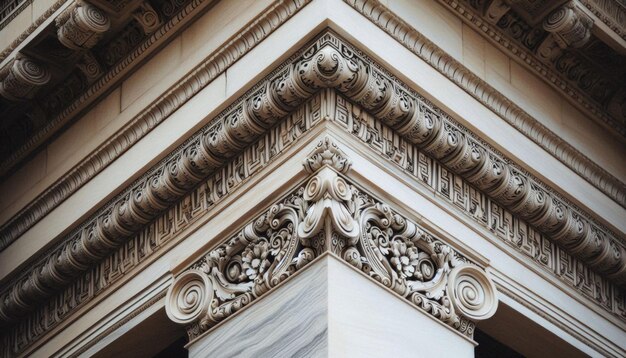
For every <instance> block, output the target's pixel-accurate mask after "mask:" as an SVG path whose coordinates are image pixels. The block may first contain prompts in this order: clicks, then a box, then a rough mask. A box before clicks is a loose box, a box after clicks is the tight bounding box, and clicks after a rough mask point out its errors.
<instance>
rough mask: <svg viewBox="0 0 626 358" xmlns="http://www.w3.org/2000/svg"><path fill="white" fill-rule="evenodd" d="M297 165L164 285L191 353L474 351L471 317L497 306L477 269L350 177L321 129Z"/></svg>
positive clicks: (169, 309)
mask: <svg viewBox="0 0 626 358" xmlns="http://www.w3.org/2000/svg"><path fill="white" fill-rule="evenodd" d="M304 167H305V169H306V170H307V171H308V172H309V173H311V178H310V179H309V180H308V181H307V182H306V183H305V184H303V185H302V186H300V187H298V188H296V189H295V190H294V191H293V192H292V193H291V194H290V195H288V196H287V197H286V198H285V199H283V200H281V201H280V202H277V203H276V204H274V205H272V206H271V207H270V208H269V209H267V210H266V211H265V212H264V213H263V214H262V215H260V216H259V217H257V218H254V219H253V220H250V222H249V223H248V224H247V225H245V226H244V227H243V228H242V229H240V231H238V232H236V233H234V234H233V235H232V236H230V238H229V239H228V240H227V241H226V242H224V243H222V244H221V245H219V246H217V247H216V248H214V249H213V250H211V251H210V252H209V253H208V254H206V255H205V256H204V257H203V258H201V259H200V260H199V261H197V262H196V263H195V264H194V265H192V266H191V267H189V268H188V269H187V270H186V271H184V272H182V273H180V274H179V275H177V277H176V279H175V280H174V282H173V283H172V286H171V287H170V289H169V291H168V293H167V297H166V310H167V314H168V316H169V317H170V319H172V320H173V321H174V322H176V323H179V324H182V325H185V326H186V327H187V331H188V334H189V338H190V340H191V343H190V345H189V346H188V348H189V350H190V353H191V356H198V357H199V356H206V355H207V354H209V353H211V354H212V355H217V356H220V355H228V354H237V355H239V354H243V355H245V356H258V355H259V354H269V355H276V354H278V355H281V356H282V355H293V354H296V352H310V353H311V354H312V355H315V356H318V355H319V356H327V355H334V354H336V355H338V356H341V355H346V354H348V355H350V354H352V353H354V352H367V349H369V348H367V347H368V346H371V347H377V348H376V349H380V350H381V351H380V352H397V353H399V354H404V355H407V354H420V353H429V354H430V353H433V354H435V353H442V354H452V355H455V356H459V355H461V356H471V355H473V344H472V341H471V338H472V335H473V330H474V326H475V323H474V322H475V321H476V320H483V319H487V318H489V317H491V316H492V315H493V314H494V313H495V311H496V308H497V304H498V299H497V294H496V288H495V285H494V284H493V282H492V281H491V280H490V279H489V277H488V276H487V274H486V273H485V271H484V270H483V268H481V267H479V266H478V265H477V264H475V263H474V262H472V261H471V260H470V259H469V258H467V257H465V256H464V255H462V254H461V253H459V252H457V251H456V250H454V249H453V248H452V247H450V246H449V245H447V244H446V243H444V242H443V241H441V240H439V239H438V238H436V237H435V236H434V235H432V234H431V233H429V232H428V231H426V230H425V229H423V228H421V227H420V226H418V225H417V224H415V223H414V222H412V221H411V220H410V219H409V218H407V217H405V216H403V215H401V214H400V213H398V212H397V211H396V210H394V209H393V208H391V207H390V206H389V205H387V204H385V203H383V202H381V201H380V200H378V199H377V198H374V197H372V196H371V195H369V194H368V193H366V192H365V191H363V190H362V189H361V188H358V187H357V186H356V185H354V184H352V183H350V182H349V180H348V179H347V178H346V176H345V175H346V174H348V171H349V168H350V161H349V159H348V158H346V156H345V154H344V153H343V152H342V151H341V150H340V149H339V148H338V147H337V145H336V144H335V143H334V142H333V141H332V140H331V139H330V137H326V138H324V139H323V140H321V141H320V143H319V144H318V146H317V148H316V150H315V151H314V152H313V153H312V154H311V155H310V156H309V157H308V158H307V159H306V160H305V162H304ZM264 296H267V297H266V298H265V299H263V300H259V299H260V298H262V297H264ZM403 300H404V301H405V302H403ZM406 303H408V304H409V305H407V304H406ZM248 306H249V308H248V309H247V310H246V311H244V312H242V314H241V315H237V316H233V314H234V313H235V312H237V311H239V310H241V309H242V308H244V307H248ZM374 312H375V313H374ZM231 316H233V317H232V318H233V319H232V320H229V318H231ZM227 319H228V320H227ZM224 321H225V322H224ZM221 322H224V323H223V324H222V325H220V326H219V327H216V325H218V324H219V323H221ZM253 327H255V328H254V329H253ZM351 327H352V328H354V327H366V329H365V328H364V329H365V330H366V331H367V332H369V333H366V334H365V335H363V334H360V333H359V332H360V331H362V330H363V329H352V328H351ZM394 327H395V328H394ZM392 329H397V330H399V331H400V333H398V331H393V330H392ZM398 334H399V336H400V337H403V338H402V339H400V340H399V339H398ZM260 342H261V343H260ZM262 342H265V343H262ZM270 342H274V343H272V344H270ZM373 342H376V344H374V345H373V344H372V343H373ZM444 343H445V344H444ZM354 344H357V345H359V347H353V345H354ZM351 352H352V353H351Z"/></svg>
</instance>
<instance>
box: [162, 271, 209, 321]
mask: <svg viewBox="0 0 626 358" xmlns="http://www.w3.org/2000/svg"><path fill="white" fill-rule="evenodd" d="M212 295H213V287H212V285H211V281H210V280H209V279H208V278H207V276H206V275H204V274H203V273H202V272H200V271H197V270H191V271H187V272H185V273H184V274H182V275H181V276H179V277H178V278H177V279H176V281H175V282H174V284H173V285H172V287H171V289H170V290H169V291H168V294H167V296H166V298H165V301H166V302H167V303H166V306H167V307H169V308H170V309H168V310H167V316H168V317H169V318H170V319H171V320H172V321H174V322H176V323H178V324H189V323H190V322H193V321H194V320H196V319H197V318H198V317H200V315H201V314H202V313H203V312H204V311H206V310H208V308H209V305H210V304H211V298H212Z"/></svg>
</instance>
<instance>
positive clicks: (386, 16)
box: [344, 0, 626, 207]
mask: <svg viewBox="0 0 626 358" xmlns="http://www.w3.org/2000/svg"><path fill="white" fill-rule="evenodd" d="M344 1H345V2H346V3H348V4H349V5H350V6H352V7H353V8H354V9H355V10H357V11H358V12H360V13H361V14H362V15H364V16H365V17H367V18H368V19H369V20H370V21H372V22H373V23H375V24H376V25H377V26H378V27H379V28H381V29H382V30H383V31H385V32H387V33H388V34H389V35H391V36H392V37H393V38H395V39H396V40H397V41H398V42H399V43H401V44H402V45H404V46H405V47H406V48H407V49H408V50H409V51H411V52H413V53H415V54H416V55H417V56H419V57H420V58H421V59H423V60H424V61H425V62H426V63H428V64H430V65H431V66H432V67H433V68H435V69H436V70H437V71H439V72H440V73H441V74H442V75H444V76H446V77H447V78H448V79H450V80H451V81H453V82H454V83H455V84H457V85H458V86H459V87H460V88H462V89H463V90H465V91H466V92H467V93H468V94H470V95H471V96H472V97H474V98H475V99H476V100H477V101H479V102H480V103H482V104H484V105H485V106H486V107H487V108H489V109H490V110H492V111H493V112H494V113H496V114H497V115H498V116H500V117H501V118H502V119H504V120H505V121H506V122H507V123H509V124H510V125H511V126H513V127H514V128H516V129H517V130H518V131H520V132H521V133H522V134H524V135H525V136H526V137H528V138H529V139H530V140H532V141H533V142H534V143H536V144H537V145H538V146H540V147H541V148H543V149H544V150H545V151H547V152H548V153H550V154H551V155H553V156H554V157H555V158H557V159H559V160H560V161H561V162H562V163H563V164H565V165H566V166H567V167H568V168H570V169H571V170H573V171H574V172H575V173H577V174H578V175H580V176H581V177H582V178H584V179H585V180H587V181H588V182H589V183H590V184H592V185H594V186H595V187H596V188H598V189H599V190H600V191H602V192H603V193H605V194H606V195H607V196H609V197H610V198H612V199H613V200H615V201H616V202H617V203H619V204H620V205H621V206H623V207H626V184H624V183H623V182H622V181H621V180H619V179H618V178H616V177H614V176H613V175H611V174H610V173H608V172H607V171H606V170H604V169H603V168H602V167H600V166H599V165H598V164H596V163H595V162H594V161H592V160H591V159H589V158H588V157H586V156H585V155H584V154H583V153H581V152H580V151H578V150H577V149H576V148H574V147H572V146H571V145H570V144H569V143H568V142H566V141H565V140H563V139H562V138H560V137H559V136H558V135H557V134H555V133H554V132H552V131H551V130H550V129H548V128H547V127H546V126H544V125H543V124H541V123H540V122H539V121H538V120H537V119H535V118H533V117H532V116H531V115H529V114H528V113H527V112H525V111H524V110H523V109H522V108H520V107H519V106H517V105H516V104H515V103H514V102H513V101H511V100H509V99H508V98H506V97H505V96H504V95H502V94H501V93H500V92H498V91H497V90H496V89H495V88H493V87H492V86H490V85H489V84H488V83H487V82H485V81H484V80H482V79H481V78H479V77H478V76H476V75H475V74H473V73H472V72H471V71H470V70H468V69H467V68H466V67H465V66H463V65H462V64H461V63H460V62H459V61H457V60H455V59H454V58H452V56H450V55H448V54H447V53H446V52H445V51H443V50H442V49H441V48H439V47H438V46H437V45H435V44H434V43H433V42H432V41H430V40H428V39H427V38H426V37H425V36H423V35H422V34H421V33H420V32H419V31H417V30H416V29H414V28H413V27H411V26H410V25H408V24H407V23H405V22H404V21H403V20H402V19H401V18H400V17H398V16H397V15H396V14H394V13H393V12H391V11H390V10H389V9H387V8H386V7H385V6H384V5H382V4H381V3H379V2H378V1H376V0H344ZM495 1H497V0H495ZM455 4H456V7H455V8H454V9H455V10H456V11H460V12H462V13H463V14H466V16H468V17H469V21H472V23H473V24H474V25H475V26H476V28H478V29H480V30H481V31H487V30H484V29H483V28H481V27H480V25H481V24H483V22H482V20H480V19H479V18H478V17H477V16H473V14H472V12H471V11H470V10H468V9H465V8H464V7H462V6H461V5H460V4H459V3H455ZM506 11H508V8H506ZM479 20H480V21H479ZM485 28H486V29H491V28H489V27H486V26H485ZM488 34H489V35H490V36H494V37H496V35H495V34H494V33H493V32H488ZM497 38H498V39H500V40H502V43H501V45H507V46H510V48H511V49H514V51H513V53H515V54H517V55H520V54H522V53H524V52H523V50H522V49H520V48H519V47H517V46H515V45H514V44H512V43H510V41H504V40H503V39H504V36H503V35H502V34H499V35H498V36H497ZM520 56H521V55H520ZM524 58H526V59H528V60H529V61H530V60H531V58H532V56H531V55H524ZM530 64H531V65H533V66H535V65H536V67H537V68H539V69H540V72H541V73H549V71H550V70H549V69H548V68H544V66H545V65H543V64H541V63H536V64H535V63H534V62H533V63H530ZM555 76H556V75H555ZM554 78H556V79H558V76H557V77H554ZM556 84H557V85H559V86H562V88H564V89H565V90H566V91H568V94H569V95H575V92H576V90H573V91H569V90H568V88H569V87H568V85H567V84H566V83H562V82H558V81H557V83H556ZM577 98H580V97H577Z"/></svg>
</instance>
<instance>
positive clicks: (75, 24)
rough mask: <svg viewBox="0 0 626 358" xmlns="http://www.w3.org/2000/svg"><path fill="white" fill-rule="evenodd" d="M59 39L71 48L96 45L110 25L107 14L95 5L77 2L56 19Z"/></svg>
mask: <svg viewBox="0 0 626 358" xmlns="http://www.w3.org/2000/svg"><path fill="white" fill-rule="evenodd" d="M56 26H57V37H58V38H59V41H60V42H61V43H62V44H63V45H65V46H66V47H68V48H71V49H73V50H81V49H89V48H92V47H93V46H95V45H96V43H97V42H98V41H99V40H100V38H101V37H102V34H104V33H105V32H106V31H107V30H108V29H109V28H110V27H111V21H110V20H109V18H108V16H107V15H106V14H105V13H104V12H103V11H102V10H100V9H98V8H97V7H95V6H93V5H91V4H89V3H82V2H77V3H75V4H74V5H72V6H71V7H69V8H68V9H67V10H65V11H64V12H63V13H62V14H61V15H59V17H57V19H56Z"/></svg>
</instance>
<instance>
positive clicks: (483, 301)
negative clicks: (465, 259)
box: [448, 265, 498, 320]
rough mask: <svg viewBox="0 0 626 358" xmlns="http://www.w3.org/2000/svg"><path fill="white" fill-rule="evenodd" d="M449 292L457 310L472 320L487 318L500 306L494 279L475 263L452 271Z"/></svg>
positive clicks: (449, 279)
mask: <svg viewBox="0 0 626 358" xmlns="http://www.w3.org/2000/svg"><path fill="white" fill-rule="evenodd" d="M448 293H449V295H450V297H451V299H452V305H453V306H454V308H455V310H457V311H458V312H459V313H460V314H462V315H464V316H465V317H467V318H469V319H471V320H484V319H487V318H489V317H491V316H493V314H494V313H495V312H496V309H497V308H498V298H497V296H496V287H495V285H494V283H493V281H491V279H489V277H487V275H486V274H485V273H484V272H483V271H482V270H481V269H480V268H478V267H476V266H474V265H461V266H457V267H455V268H454V269H453V270H452V271H451V272H450V275H449V276H448Z"/></svg>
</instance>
